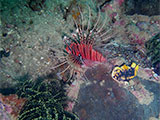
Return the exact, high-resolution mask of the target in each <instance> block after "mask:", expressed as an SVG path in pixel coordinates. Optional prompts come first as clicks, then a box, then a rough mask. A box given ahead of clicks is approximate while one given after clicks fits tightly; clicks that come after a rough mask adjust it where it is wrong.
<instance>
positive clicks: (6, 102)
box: [0, 94, 26, 120]
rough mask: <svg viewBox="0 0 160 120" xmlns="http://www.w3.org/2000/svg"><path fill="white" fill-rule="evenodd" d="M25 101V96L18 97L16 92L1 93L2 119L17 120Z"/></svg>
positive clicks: (0, 109) (0, 117) (0, 108)
mask: <svg viewBox="0 0 160 120" xmlns="http://www.w3.org/2000/svg"><path fill="white" fill-rule="evenodd" d="M25 102H26V99H25V98H18V96H17V95H16V94H12V95H8V96H4V95H2V94H0V120H16V119H17V117H18V114H19V112H20V110H21V109H22V107H23V105H24V103H25Z"/></svg>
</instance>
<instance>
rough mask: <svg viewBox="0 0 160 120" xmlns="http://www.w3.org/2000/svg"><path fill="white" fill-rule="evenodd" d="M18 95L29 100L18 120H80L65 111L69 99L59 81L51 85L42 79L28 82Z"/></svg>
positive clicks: (54, 81)
mask: <svg viewBox="0 0 160 120" xmlns="http://www.w3.org/2000/svg"><path fill="white" fill-rule="evenodd" d="M17 94H18V95H19V96H21V97H25V98H26V99H27V102H26V103H25V105H24V107H23V108H22V110H21V112H20V114H19V117H18V120H26V119H29V120H31V119H32V120H35V119H41V120H53V119H54V120H78V118H77V116H76V115H75V114H72V113H69V112H67V111H65V110H64V108H65V107H66V106H67V104H66V100H67V97H66V93H65V90H64V86H63V85H62V84H61V83H60V82H59V81H58V80H53V81H52V82H50V83H46V82H44V81H42V80H41V79H37V80H36V81H35V82H32V81H31V80H30V81H26V82H25V83H24V84H23V86H22V89H19V91H18V92H17Z"/></svg>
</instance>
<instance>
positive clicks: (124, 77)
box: [112, 62, 139, 82]
mask: <svg viewBox="0 0 160 120" xmlns="http://www.w3.org/2000/svg"><path fill="white" fill-rule="evenodd" d="M138 68H139V65H137V64H136V63H134V62H132V64H131V65H130V66H127V65H126V64H124V63H123V64H122V65H120V66H116V67H115V68H114V69H113V71H112V78H113V79H114V80H115V81H116V82H120V81H127V82H128V81H129V80H131V79H133V78H134V77H135V76H136V75H137V72H138Z"/></svg>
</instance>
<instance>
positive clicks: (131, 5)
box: [125, 0, 160, 16]
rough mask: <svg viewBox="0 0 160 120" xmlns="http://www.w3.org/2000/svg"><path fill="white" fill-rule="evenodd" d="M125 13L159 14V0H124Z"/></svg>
mask: <svg viewBox="0 0 160 120" xmlns="http://www.w3.org/2000/svg"><path fill="white" fill-rule="evenodd" d="M125 13H126V14H127V15H133V14H141V15H148V16H152V15H159V14H160V12H159V0H125Z"/></svg>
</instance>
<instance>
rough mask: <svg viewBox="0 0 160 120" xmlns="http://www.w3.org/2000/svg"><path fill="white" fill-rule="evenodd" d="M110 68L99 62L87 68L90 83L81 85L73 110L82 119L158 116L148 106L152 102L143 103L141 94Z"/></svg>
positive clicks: (138, 119) (139, 119)
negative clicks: (120, 82)
mask: <svg viewBox="0 0 160 120" xmlns="http://www.w3.org/2000/svg"><path fill="white" fill-rule="evenodd" d="M107 69H108V68H107V67H105V66H104V65H99V66H97V67H96V68H92V69H89V70H87V72H86V76H87V78H88V80H89V82H90V84H87V85H83V86H81V88H80V92H79V96H78V100H77V101H78V103H77V104H76V105H75V107H74V109H73V111H75V112H76V113H77V114H78V115H79V116H80V119H82V120H106V119H108V120H131V119H132V120H147V119H148V118H149V117H150V116H151V115H152V116H156V115H157V113H156V115H155V114H152V113H150V114H149V113H148V112H147V111H148V109H146V108H148V106H150V103H149V104H147V105H146V104H145V105H142V104H141V103H140V102H141V101H140V102H139V98H138V99H137V97H139V96H134V94H132V93H131V92H130V91H129V90H128V89H127V88H122V87H120V86H119V85H118V84H117V83H116V82H115V81H114V80H113V79H112V78H111V75H110V73H109V72H108V70H107ZM133 91H134V90H133ZM140 97H141V96H140ZM150 109H154V108H153V107H151V108H150ZM156 110H157V109H156ZM139 113H141V114H139Z"/></svg>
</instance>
